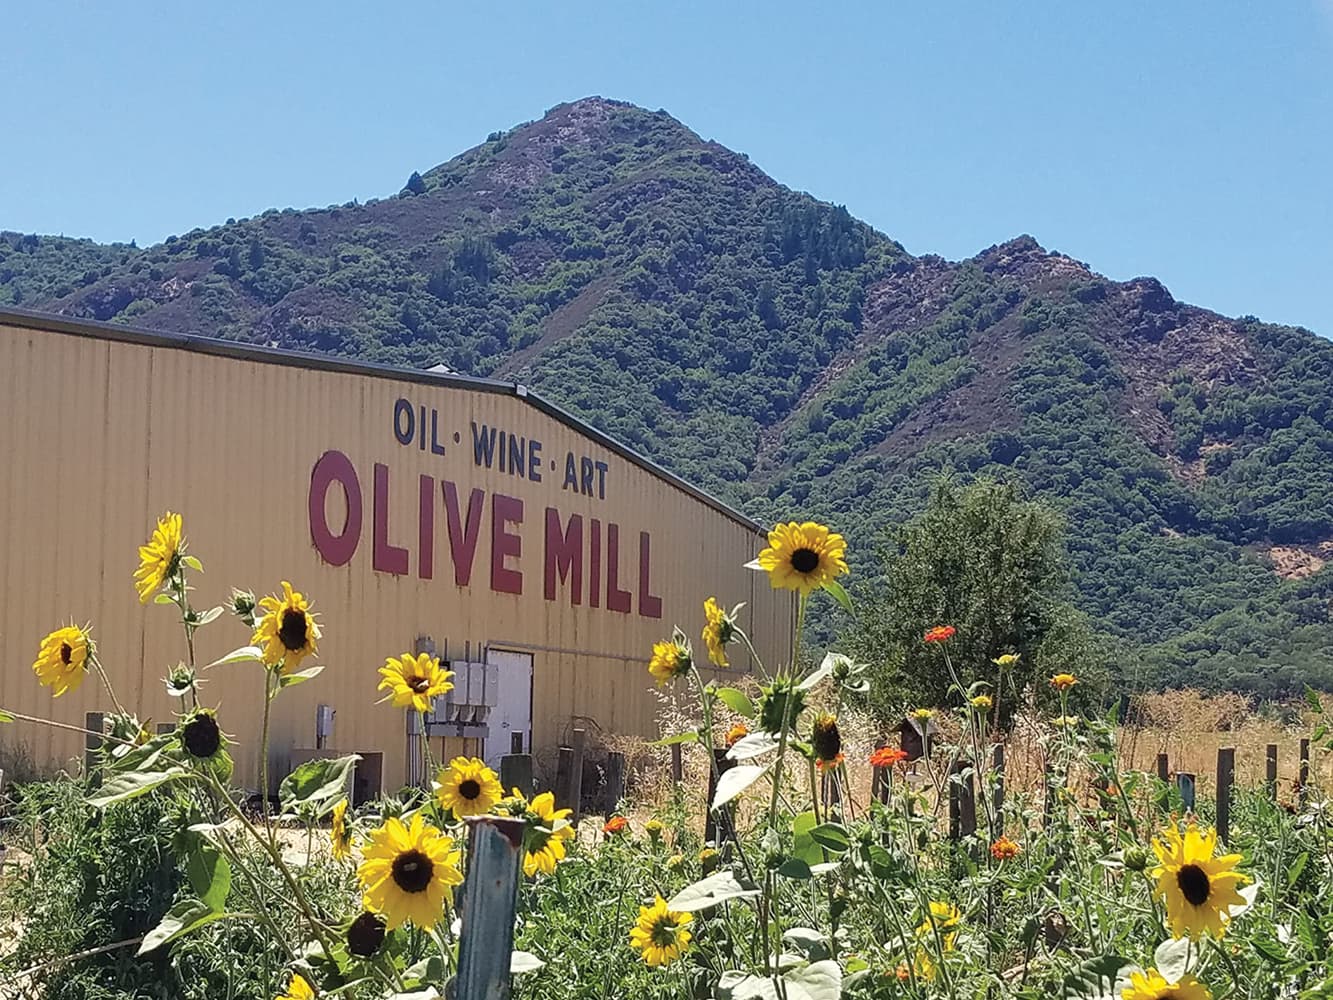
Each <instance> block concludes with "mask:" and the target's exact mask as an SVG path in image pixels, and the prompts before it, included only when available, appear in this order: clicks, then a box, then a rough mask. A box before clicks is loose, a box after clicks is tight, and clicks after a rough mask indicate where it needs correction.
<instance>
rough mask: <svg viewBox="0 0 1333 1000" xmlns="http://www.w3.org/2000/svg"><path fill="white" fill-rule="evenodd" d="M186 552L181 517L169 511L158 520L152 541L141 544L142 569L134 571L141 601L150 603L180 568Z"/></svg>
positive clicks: (135, 583)
mask: <svg viewBox="0 0 1333 1000" xmlns="http://www.w3.org/2000/svg"><path fill="white" fill-rule="evenodd" d="M184 551H185V540H184V539H183V538H182V537H181V516H180V515H179V514H173V513H172V512H171V511H167V512H166V513H165V514H163V515H162V516H161V517H160V518H159V519H158V522H157V527H156V528H154V529H153V534H152V537H151V538H149V539H148V543H147V544H146V545H141V546H139V568H138V569H137V570H135V571H134V586H135V589H136V590H138V591H139V602H140V603H141V604H147V603H148V598H150V597H152V596H153V594H155V593H157V591H158V589H159V588H160V587H161V586H162V584H163V583H165V582H166V581H167V580H169V579H170V578H171V577H173V576H175V575H176V574H177V573H178V572H179V571H180V559H181V553H183V552H184Z"/></svg>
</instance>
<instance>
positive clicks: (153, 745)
mask: <svg viewBox="0 0 1333 1000" xmlns="http://www.w3.org/2000/svg"><path fill="white" fill-rule="evenodd" d="M176 741H177V734H176V731H175V730H172V731H171V732H169V733H158V734H157V735H156V736H154V737H152V738H151V739H149V740H148V741H146V742H145V743H142V744H140V745H139V746H137V747H131V748H130V749H129V750H128V751H127V752H125V753H124V754H122V755H121V756H119V757H112V758H110V759H109V760H108V761H107V762H106V767H107V768H108V769H109V770H111V771H115V772H120V771H152V770H158V771H161V770H164V768H161V767H159V766H158V764H157V760H158V758H159V757H161V756H162V755H163V754H164V753H165V752H166V751H168V750H170V749H171V748H172V747H174V746H175V745H176Z"/></svg>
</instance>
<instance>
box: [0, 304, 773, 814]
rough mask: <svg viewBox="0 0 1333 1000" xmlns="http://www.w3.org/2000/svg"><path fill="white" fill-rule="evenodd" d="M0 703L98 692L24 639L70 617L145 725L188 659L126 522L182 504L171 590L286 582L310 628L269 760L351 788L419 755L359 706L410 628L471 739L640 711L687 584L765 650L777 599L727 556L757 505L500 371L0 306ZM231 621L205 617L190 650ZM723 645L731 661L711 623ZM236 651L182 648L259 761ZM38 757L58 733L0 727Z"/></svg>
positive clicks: (532, 743)
mask: <svg viewBox="0 0 1333 1000" xmlns="http://www.w3.org/2000/svg"><path fill="white" fill-rule="evenodd" d="M0 414H2V416H0V468H3V469H4V481H3V484H0V579H2V580H3V599H0V655H2V657H3V658H2V659H0V663H2V664H3V667H2V668H0V707H4V708H7V709H9V710H11V711H16V712H22V713H27V714H30V715H35V716H42V717H47V718H53V719H55V720H56V721H59V722H64V723H68V724H71V725H76V726H81V725H82V724H83V721H84V717H85V713H87V712H94V711H109V710H110V706H109V704H108V703H107V701H106V698H105V697H104V696H103V694H102V692H101V690H100V686H99V685H98V684H97V683H96V678H95V677H90V678H89V679H88V681H87V682H86V683H85V684H84V685H83V686H82V687H81V688H80V689H79V690H78V691H76V692H74V693H72V694H68V695H65V696H64V697H62V698H59V699H52V698H51V696H50V694H49V691H48V690H47V689H45V688H41V687H39V686H38V684H37V682H36V679H35V678H34V676H33V673H32V670H31V666H30V665H31V663H32V661H33V659H34V656H35V654H36V652H37V647H38V644H39V642H40V640H41V638H42V636H43V635H45V634H46V633H47V632H48V631H50V630H52V629H54V628H56V627H57V626H59V625H62V624H66V623H68V622H70V621H71V620H72V621H75V622H77V623H79V624H83V623H84V622H88V621H91V622H92V623H93V637H94V639H95V640H96V642H97V644H98V650H99V655H100V658H101V660H102V661H103V663H104V664H105V665H106V667H107V669H108V672H109V673H110V675H111V678H112V681H113V683H114V684H115V686H116V689H117V693H118V695H119V696H120V699H121V701H122V702H124V703H125V704H126V705H127V707H130V706H132V710H137V711H138V712H139V713H140V716H141V718H143V717H149V718H152V719H153V720H155V721H156V722H157V723H159V724H160V723H163V722H170V721H171V720H172V718H173V713H174V712H176V711H178V710H179V709H180V707H181V706H180V703H179V702H178V701H177V700H176V699H173V698H171V697H169V696H168V694H167V692H166V688H165V685H164V684H163V681H162V678H163V677H164V676H165V675H166V673H167V671H168V669H169V668H170V667H171V666H173V665H174V664H176V663H178V662H180V661H182V660H183V659H184V658H185V648H184V641H183V638H182V634H181V630H180V625H179V622H178V620H177V615H176V614H175V611H174V609H173V608H171V607H162V606H155V605H153V604H151V603H150V604H148V605H147V606H144V605H141V604H140V603H139V601H138V598H137V595H136V593H135V590H134V586H133V583H132V579H131V577H132V573H133V571H134V568H135V566H136V565H137V550H138V546H139V545H141V544H143V543H144V541H145V540H146V539H147V537H148V535H149V534H150V532H151V529H152V526H153V524H154V522H155V519H156V518H157V516H159V515H160V514H161V513H162V512H164V511H166V510H168V509H170V510H173V511H176V512H178V513H181V514H183V515H184V521H185V534H186V537H187V539H188V542H189V551H190V553H191V554H193V555H196V556H198V557H199V559H201V560H202V562H203V565H204V570H205V572H204V574H203V575H199V574H194V575H193V577H192V578H193V581H194V583H195V584H196V586H197V590H196V593H195V594H194V595H193V602H194V604H195V606H196V607H198V608H201V609H203V608H208V607H210V606H213V605H217V604H223V603H225V602H226V601H227V599H228V597H229V595H230V590H231V587H232V586H237V587H240V588H242V589H248V590H253V591H254V592H255V593H256V594H257V595H260V596H262V595H264V594H268V593H273V592H275V591H279V590H280V581H282V580H284V579H285V580H290V581H291V582H292V584H293V586H295V587H296V589H298V590H300V591H302V592H303V593H305V594H306V595H307V596H308V597H309V598H310V599H311V600H312V602H313V610H314V611H315V612H316V613H318V614H319V615H320V623H321V625H322V627H323V630H324V637H323V639H322V640H321V641H320V644H319V657H318V659H317V662H319V663H322V664H324V665H325V666H326V669H325V670H324V672H323V674H322V675H320V676H319V677H318V678H317V679H315V680H314V681H312V682H309V683H306V684H302V685H298V686H295V687H292V688H289V689H287V690H284V691H283V692H282V694H281V695H280V696H279V698H278V699H277V701H276V703H275V706H274V718H273V722H272V752H271V757H272V759H271V762H270V763H271V769H272V771H273V772H274V780H275V781H276V780H277V778H278V777H280V776H281V775H282V774H285V773H286V771H287V769H288V768H289V767H290V766H292V762H293V760H300V759H304V758H305V757H307V756H309V755H310V753H311V752H312V751H313V749H314V748H316V747H320V748H322V752H329V751H337V752H340V753H347V752H358V753H362V754H364V755H365V756H366V761H365V763H364V764H363V765H362V769H361V775H360V777H361V779H362V780H361V782H360V786H359V791H360V792H361V793H362V794H374V793H376V792H377V791H379V789H380V787H381V786H382V787H383V788H384V789H385V790H391V789H393V788H396V787H399V786H400V785H401V784H403V783H405V782H408V781H412V780H416V779H419V777H420V774H419V763H418V759H417V756H416V752H415V751H414V750H410V749H409V747H411V746H412V745H414V744H415V743H416V742H417V738H416V737H415V736H412V735H410V733H409V729H410V727H411V725H412V723H411V721H410V720H409V719H408V717H407V715H406V714H405V713H404V712H403V711H401V710H398V709H394V708H392V707H390V706H389V705H388V704H376V701H377V700H378V698H379V697H380V694H379V692H377V691H376V689H375V688H376V684H377V682H378V680H379V678H378V675H377V673H376V671H377V669H378V668H379V667H380V666H382V665H383V664H384V661H385V658H386V656H390V655H398V654H401V653H403V652H404V651H409V650H413V649H414V648H433V649H435V650H436V652H437V653H438V654H439V655H440V656H441V657H442V658H443V659H445V660H448V661H449V662H450V663H451V665H452V666H453V668H454V669H455V671H456V672H457V674H458V678H457V680H458V681H459V684H458V689H457V690H456V692H455V693H454V695H452V696H451V698H452V702H451V703H450V704H448V705H443V704H437V706H436V708H437V711H436V720H435V722H434V724H433V725H432V727H431V732H432V736H433V738H434V744H433V750H434V752H435V753H436V754H437V755H439V756H440V757H444V758H446V759H447V758H448V757H449V756H451V755H453V754H456V753H460V752H468V753H477V754H478V755H481V756H484V757H485V758H486V759H487V760H488V761H489V762H491V763H492V764H495V763H496V762H498V759H499V757H500V755H501V754H504V753H509V752H511V750H512V749H513V748H516V747H519V746H522V747H523V748H524V749H535V750H542V749H545V748H549V747H552V746H554V745H555V744H557V743H558V742H560V741H561V740H562V739H564V738H566V737H567V734H568V732H569V730H570V729H571V728H572V726H573V725H585V726H587V728H588V729H589V731H590V733H592V734H595V733H597V732H605V733H619V734H641V735H645V736H649V735H653V734H655V732H656V728H655V724H654V709H655V705H656V701H655V699H654V697H653V696H652V694H651V688H652V681H651V678H650V677H649V675H648V672H647V669H646V661H647V657H648V655H649V652H650V650H651V646H652V643H653V641H654V640H657V639H660V638H663V637H665V636H667V635H669V634H670V631H671V627H672V625H673V624H674V623H679V624H680V625H681V627H682V628H684V629H685V631H686V632H687V634H688V635H690V637H691V638H692V640H693V641H694V644H695V646H696V651H697V652H698V653H699V658H700V659H703V660H704V661H705V662H706V659H707V658H706V656H705V655H704V651H703V649H702V643H701V641H700V640H699V630H700V628H701V627H702V621H703V616H702V603H703V601H704V599H705V598H706V597H708V596H710V595H716V597H717V598H718V600H719V601H720V602H721V603H722V604H724V605H726V606H728V607H729V606H731V605H732V604H736V603H738V602H741V601H745V602H747V603H746V607H745V609H744V611H743V613H742V625H743V627H745V628H746V629H747V631H749V632H750V634H751V635H753V636H754V637H755V640H756V644H757V646H758V649H759V652H760V654H761V655H762V656H764V657H765V659H766V660H768V661H769V662H770V663H772V662H776V661H777V660H779V659H781V658H783V657H784V656H786V655H787V654H788V652H789V650H790V645H791V633H792V627H793V610H794V605H793V602H792V601H791V599H790V596H789V595H788V594H787V593H786V592H774V591H772V590H771V589H770V587H769V585H768V581H767V579H766V578H765V577H764V576H763V575H762V574H758V573H754V572H751V571H749V570H746V569H745V568H744V564H745V563H746V562H747V561H748V560H750V559H752V558H753V557H754V555H755V554H756V553H757V552H758V550H759V548H761V547H762V544H763V535H762V533H761V531H760V530H759V526H758V525H756V524H755V523H754V522H752V521H751V520H749V519H748V518H746V517H745V516H743V515H742V514H739V513H738V512H736V511H734V510H732V509H730V508H728V507H726V506H724V505H723V504H721V503H719V502H718V501H716V500H714V499H712V498H711V497H709V496H707V495H706V494H705V493H703V492H701V491H700V490H698V489H695V488H693V487H691V486H690V485H689V484H687V483H685V482H683V481H682V480H680V479H678V478H676V477H674V476H672V475H670V474H669V473H667V472H665V471H664V470H662V469H661V468H659V467H657V466H656V465H654V464H652V463H651V462H649V461H647V460H645V459H644V458H642V457H640V456H638V455H636V454H635V453H634V452H633V451H631V450H630V449H628V448H626V447H624V446H622V445H620V444H617V443H616V442H615V441H613V440H611V439H610V438H608V437H607V436H606V435H604V434H601V433H599V432H598V431H596V430H594V429H593V428H591V427H589V426H588V425H586V424H584V423H583V422H581V421H579V420H577V419H575V418H573V417H571V416H570V415H569V414H567V413H565V412H563V411H562V410H560V409H559V408H558V407H556V406H553V405H551V404H550V403H547V402H545V401H543V400H541V399H539V398H537V397H535V396H533V395H532V394H530V393H527V392H526V391H525V390H524V389H523V387H522V386H514V385H509V384H504V383H500V382H494V381H487V380H482V379H473V378H463V377H458V376H455V375H449V374H436V373H434V372H420V371H411V370H404V369H395V368H382V367H375V366H371V365H364V364H357V363H351V362H344V361H338V360H333V359H329V358H322V357H314V356H309V355H298V354H292V353H285V352H281V351H272V350H262V349H256V348H253V347H247V346H241V345H238V344H233V343H229V342H224V341H217V340H209V339H203V338H197V337H187V336H177V335H171V334H164V333H153V332H147V331H140V330H132V329H128V328H124V327H120V326H112V325H107V324H99V323H92V322H84V321H74V320H69V319H65V318H62V317H52V316H42V315H36V314H29V313H23V312H14V311H0ZM248 642H249V632H248V630H247V629H246V628H245V627H244V626H243V625H242V624H241V623H240V622H238V621H237V620H236V619H234V618H232V617H231V616H229V615H224V616H223V617H222V618H220V619H218V620H217V621H216V622H214V623H212V624H210V625H208V626H207V627H205V628H204V629H202V630H201V631H200V633H199V636H198V645H199V649H198V650H197V657H198V662H199V663H201V664H203V663H208V662H210V661H211V660H213V659H216V658H218V657H220V656H222V655H223V654H224V653H226V652H228V651H229V650H231V649H234V648H236V647H238V646H242V645H245V644H247V643H248ZM732 660H733V669H732V670H730V671H719V672H717V673H718V674H728V675H730V674H738V673H741V672H743V671H745V670H747V669H749V666H750V665H749V663H748V655H747V654H746V653H745V652H744V650H742V649H740V648H738V647H732ZM259 669H260V668H259V667H258V666H257V665H256V664H253V663H250V664H240V665H231V666H223V667H217V668H214V669H212V670H210V671H207V672H206V673H204V674H203V676H204V678H205V679H206V681H207V683H206V684H205V685H204V686H203V688H202V698H203V700H204V702H205V703H206V704H216V705H218V706H219V718H220V721H221V722H222V724H223V728H224V729H225V730H226V731H227V732H228V733H229V734H231V735H232V737H233V738H234V740H235V741H236V744H237V745H236V746H234V747H233V751H234V754H235V757H236V763H237V770H236V781H237V782H238V783H240V784H244V785H246V786H248V787H250V788H256V787H257V785H258V778H257V775H258V772H259V768H258V759H257V750H258V745H259V732H260V719H261V716H262V707H263V706H262V703H263V696H262V685H261V682H260V679H259V677H258V676H257V671H258V670H259ZM0 740H5V741H9V742H13V741H22V742H24V743H26V744H27V750H28V751H29V752H30V753H31V754H32V756H33V757H34V759H35V760H36V761H37V762H39V763H46V764H49V763H54V762H60V761H65V760H68V759H69V758H73V757H77V756H79V755H80V754H81V753H82V751H83V739H82V737H81V736H80V735H79V734H78V733H76V732H68V731H56V730H52V729H50V728H47V727H38V726H32V725H27V726H6V727H4V729H3V731H0Z"/></svg>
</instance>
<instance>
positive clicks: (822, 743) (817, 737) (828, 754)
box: [810, 712, 842, 765]
mask: <svg viewBox="0 0 1333 1000" xmlns="http://www.w3.org/2000/svg"><path fill="white" fill-rule="evenodd" d="M810 743H811V745H813V746H814V748H815V757H816V759H817V760H818V762H819V763H820V764H825V765H828V764H836V763H838V761H840V760H841V759H842V734H841V733H840V732H838V720H837V718H836V717H835V716H832V715H830V714H828V713H827V712H824V713H822V714H821V715H819V716H818V717H817V718H816V719H815V725H814V729H813V730H812V731H811V733H810Z"/></svg>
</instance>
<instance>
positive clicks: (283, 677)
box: [278, 663, 324, 688]
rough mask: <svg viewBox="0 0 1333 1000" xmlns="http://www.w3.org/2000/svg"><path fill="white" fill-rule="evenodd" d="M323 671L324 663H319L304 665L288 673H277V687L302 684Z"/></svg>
mask: <svg viewBox="0 0 1333 1000" xmlns="http://www.w3.org/2000/svg"><path fill="white" fill-rule="evenodd" d="M323 672H324V665H323V664H322V663H319V664H316V665H315V666H313V667H306V668H305V669H304V670H293V671H292V672H291V673H289V674H279V675H278V687H280V688H285V687H292V686H293V685H295V684H304V683H305V682H306V681H308V680H312V679H313V678H315V677H318V676H319V675H320V674H322V673H323Z"/></svg>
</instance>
